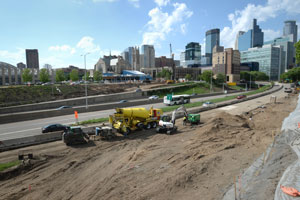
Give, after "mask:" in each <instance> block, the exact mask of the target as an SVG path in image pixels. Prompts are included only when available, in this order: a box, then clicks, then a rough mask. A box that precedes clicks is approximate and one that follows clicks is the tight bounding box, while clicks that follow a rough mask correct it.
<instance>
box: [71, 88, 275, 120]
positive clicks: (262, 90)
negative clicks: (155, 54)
mask: <svg viewBox="0 0 300 200" xmlns="http://www.w3.org/2000/svg"><path fill="white" fill-rule="evenodd" d="M270 87H271V85H265V86H263V87H261V88H259V89H257V90H254V91H251V92H248V93H245V95H248V96H250V95H254V94H257V93H260V92H264V91H266V90H268V89H269V88H270ZM237 96H238V95H232V96H227V97H222V98H217V99H211V100H209V101H210V102H213V103H219V102H223V101H229V100H232V99H235V98H236V97H237ZM203 103H204V101H199V102H194V103H188V104H185V105H184V107H185V108H194V107H199V106H202V104H203ZM180 106H181V105H174V106H168V107H163V108H161V109H162V111H163V112H172V111H173V110H176V109H177V108H179V107H180ZM107 121H108V117H107V118H99V119H91V120H86V121H82V122H79V124H78V125H85V124H94V123H102V122H107ZM74 125H75V124H74Z"/></svg>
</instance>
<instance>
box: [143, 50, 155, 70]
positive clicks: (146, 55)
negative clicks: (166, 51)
mask: <svg viewBox="0 0 300 200" xmlns="http://www.w3.org/2000/svg"><path fill="white" fill-rule="evenodd" d="M141 54H142V56H140V58H141V59H143V61H141V62H140V63H141V64H142V65H141V68H154V67H155V50H154V47H153V45H142V47H141Z"/></svg>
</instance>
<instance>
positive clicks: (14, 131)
mask: <svg viewBox="0 0 300 200" xmlns="http://www.w3.org/2000/svg"><path fill="white" fill-rule="evenodd" d="M236 94H238V93H236ZM230 95H232V94H230ZM224 96H226V95H225V94H224V95H218V96H213V97H202V98H195V99H191V102H198V101H207V100H209V99H215V98H220V97H224ZM118 105H120V106H121V105H122V104H118ZM151 106H153V107H155V108H162V107H165V106H166V105H164V104H163V103H155V104H147V105H143V106H138V107H145V108H148V109H149V108H150V107H151ZM114 112H115V111H114V110H113V109H110V110H103V111H96V112H86V113H79V114H78V118H79V121H84V120H89V119H95V118H105V117H108V116H109V115H110V114H113V113H114ZM53 123H61V124H65V125H69V124H74V123H75V116H74V115H73V114H72V115H64V116H59V117H51V118H44V119H36V120H30V121H23V122H16V123H7V124H1V125H0V141H3V140H7V139H14V138H22V137H26V136H32V135H39V134H42V133H41V128H42V127H43V126H45V125H48V124H53Z"/></svg>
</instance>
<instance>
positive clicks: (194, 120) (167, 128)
mask: <svg viewBox="0 0 300 200" xmlns="http://www.w3.org/2000/svg"><path fill="white" fill-rule="evenodd" d="M180 111H182V112H183V113H184V118H185V120H184V125H185V124H186V123H190V124H199V123H200V114H188V113H187V111H186V109H185V107H184V106H183V105H182V106H181V107H179V108H177V109H176V110H174V111H173V112H172V118H171V117H170V116H169V115H162V116H161V117H160V120H159V123H158V127H157V128H156V132H157V133H167V134H168V135H170V134H172V133H174V132H176V131H177V126H175V122H176V114H177V113H178V112H180Z"/></svg>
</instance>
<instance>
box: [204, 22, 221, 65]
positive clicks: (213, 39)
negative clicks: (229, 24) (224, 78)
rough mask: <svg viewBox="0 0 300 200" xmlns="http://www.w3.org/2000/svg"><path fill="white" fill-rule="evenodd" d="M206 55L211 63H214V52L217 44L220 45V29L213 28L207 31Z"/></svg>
mask: <svg viewBox="0 0 300 200" xmlns="http://www.w3.org/2000/svg"><path fill="white" fill-rule="evenodd" d="M205 35H206V40H205V56H206V57H208V61H209V63H207V65H210V64H212V53H213V48H214V47H215V46H220V29H218V28H217V29H211V30H208V31H206V34H205Z"/></svg>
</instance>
